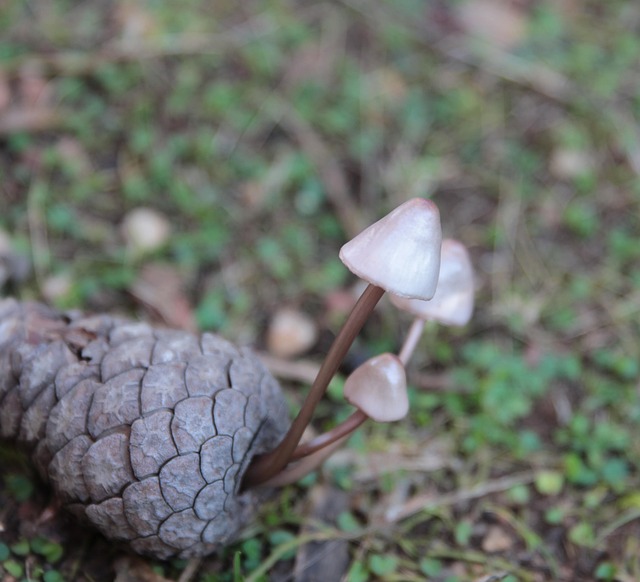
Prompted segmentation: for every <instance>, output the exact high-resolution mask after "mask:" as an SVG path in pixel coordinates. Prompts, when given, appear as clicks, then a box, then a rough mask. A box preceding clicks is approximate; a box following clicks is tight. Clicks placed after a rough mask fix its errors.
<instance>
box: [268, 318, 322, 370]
mask: <svg viewBox="0 0 640 582" xmlns="http://www.w3.org/2000/svg"><path fill="white" fill-rule="evenodd" d="M317 339H318V328H317V326H316V323H315V321H314V320H313V319H311V317H309V316H308V315H306V314H305V313H302V312H301V311H297V310H294V309H289V308H284V309H280V310H278V311H277V312H276V313H275V315H274V316H273V318H272V319H271V323H270V324H269V330H268V332H267V349H268V350H269V351H270V352H271V353H272V354H273V355H274V356H278V357H280V358H292V357H294V356H298V355H300V354H303V353H304V352H306V351H307V350H309V348H311V347H312V346H313V345H314V344H315V343H316V340H317Z"/></svg>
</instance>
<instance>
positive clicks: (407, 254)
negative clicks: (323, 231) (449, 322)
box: [340, 198, 442, 299]
mask: <svg viewBox="0 0 640 582" xmlns="http://www.w3.org/2000/svg"><path fill="white" fill-rule="evenodd" d="M441 242H442V230H441V228H440V213H439V212H438V207H437V206H436V205H435V204H434V203H433V202H431V201H430V200H424V199H422V198H413V199H412V200H409V201H408V202H405V203H404V204H402V205H400V206H398V208H396V209H395V210H394V211H392V212H391V213H390V214H388V215H387V216H385V217H384V218H381V219H380V220H378V222H376V223H374V224H372V225H371V226H369V227H368V228H366V229H365V230H363V231H362V232H361V233H360V234H359V235H357V236H356V237H355V238H353V239H352V240H350V241H349V242H348V243H346V244H345V245H344V246H343V247H342V248H341V249H340V260H341V261H342V262H343V263H344V264H345V265H346V266H347V268H348V269H349V270H350V271H351V272H353V273H355V274H356V275H358V277H360V278H361V279H365V280H366V281H368V282H369V283H373V284H374V285H377V286H378V287H382V288H383V289H384V290H385V291H389V292H390V293H394V294H396V295H399V296H400V297H412V298H417V299H431V297H433V294H434V293H435V290H436V285H437V283H438V272H439V271H440V245H441Z"/></svg>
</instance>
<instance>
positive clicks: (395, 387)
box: [265, 353, 409, 486]
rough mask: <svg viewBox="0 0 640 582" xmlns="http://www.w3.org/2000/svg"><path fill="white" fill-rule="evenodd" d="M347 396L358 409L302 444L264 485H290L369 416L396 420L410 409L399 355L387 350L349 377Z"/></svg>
mask: <svg viewBox="0 0 640 582" xmlns="http://www.w3.org/2000/svg"><path fill="white" fill-rule="evenodd" d="M344 396H345V398H346V399H347V400H348V401H349V402H350V403H351V404H353V405H354V406H355V407H356V408H357V410H356V411H355V412H354V413H353V414H351V416H349V417H348V418H347V419H346V420H345V421H343V422H341V423H340V424H338V425H337V426H335V427H334V428H333V429H331V430H330V431H328V432H326V433H324V434H321V435H320V436H318V437H316V438H314V439H312V440H310V441H309V442H306V443H304V444H301V445H299V446H298V447H297V448H296V449H295V451H294V452H293V455H292V456H291V461H296V460H298V459H300V460H299V461H298V462H297V463H293V464H291V465H288V466H287V467H286V468H285V469H283V470H282V471H281V472H280V473H278V474H277V475H276V476H275V477H272V478H271V479H269V480H268V481H267V482H266V483H265V485H269V486H280V485H288V484H289V483H293V482H295V481H297V480H298V479H301V478H302V477H304V476H305V475H307V474H309V473H310V472H311V471H313V470H314V469H316V468H317V467H318V466H319V465H321V464H322V463H323V462H324V461H325V459H326V458H327V457H329V456H330V455H331V454H332V453H333V451H335V450H336V449H337V448H338V447H339V446H340V445H341V444H342V443H343V442H344V441H345V440H346V438H347V437H348V436H349V435H350V434H351V433H353V432H354V431H355V430H356V429H357V428H358V427H359V426H360V425H361V424H362V423H363V422H364V421H365V420H367V419H368V418H370V419H372V420H375V421H376V422H394V421H396V420H400V419H402V418H404V417H405V416H406V415H407V413H408V412H409V398H408V395H407V378H406V374H405V371H404V366H403V365H402V363H401V362H400V359H399V358H398V356H396V355H394V354H389V353H384V354H380V355H379V356H375V357H373V358H370V359H369V360H367V361H366V362H365V363H364V364H362V365H361V366H359V367H358V368H357V369H356V370H355V371H354V372H352V373H351V375H350V376H349V377H348V378H347V380H346V382H345V385H344Z"/></svg>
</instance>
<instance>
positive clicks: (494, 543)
mask: <svg viewBox="0 0 640 582" xmlns="http://www.w3.org/2000/svg"><path fill="white" fill-rule="evenodd" d="M512 546H513V538H512V537H511V536H509V535H508V534H507V532H506V531H505V530H504V529H503V528H501V527H500V526H497V525H493V526H491V527H489V530H488V531H487V535H486V536H485V537H484V539H483V540H482V549H483V550H484V551H485V552H489V553H493V552H504V551H506V550H509V549H511V547H512Z"/></svg>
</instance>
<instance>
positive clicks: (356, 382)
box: [344, 353, 409, 422]
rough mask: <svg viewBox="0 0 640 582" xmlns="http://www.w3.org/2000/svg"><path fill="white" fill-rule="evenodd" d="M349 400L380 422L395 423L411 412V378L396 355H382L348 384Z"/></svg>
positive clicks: (349, 378)
mask: <svg viewBox="0 0 640 582" xmlns="http://www.w3.org/2000/svg"><path fill="white" fill-rule="evenodd" d="M344 396H345V398H346V399H347V400H348V401H349V402H350V403H351V404H353V405H354V406H356V407H357V408H358V409H359V410H362V412H364V413H365V414H366V415H367V416H368V417H369V418H371V419H373V420H375V421H376V422H393V421H394V420H400V419H401V418H404V417H405V416H406V415H407V413H408V412H409V398H408V396H407V377H406V374H405V371H404V366H403V365H402V362H401V361H400V359H399V358H398V356H396V355H394V354H389V353H385V354H381V355H379V356H375V357H373V358H371V359H370V360H367V361H366V362H365V363H364V364H362V365H361V366H360V367H359V368H357V369H356V370H355V371H354V372H353V373H352V374H351V375H350V376H349V377H348V378H347V381H346V382H345V385H344Z"/></svg>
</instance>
